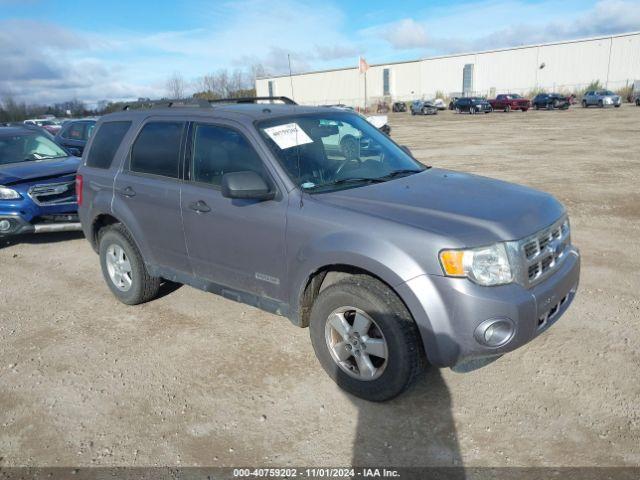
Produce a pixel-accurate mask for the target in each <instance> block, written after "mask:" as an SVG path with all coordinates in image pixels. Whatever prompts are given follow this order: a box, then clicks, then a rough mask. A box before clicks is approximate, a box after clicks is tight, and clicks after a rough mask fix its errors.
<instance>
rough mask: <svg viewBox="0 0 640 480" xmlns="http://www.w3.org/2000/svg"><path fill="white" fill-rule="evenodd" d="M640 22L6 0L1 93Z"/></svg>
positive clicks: (455, 4) (376, 6) (86, 90)
mask: <svg viewBox="0 0 640 480" xmlns="http://www.w3.org/2000/svg"><path fill="white" fill-rule="evenodd" d="M630 31H640V0H594V1H590V0H582V1H577V0H562V1H557V0H458V1H456V0H450V1H442V0H431V1H429V0H427V1H425V0H423V1H416V0H405V1H401V2H393V1H389V0H368V1H348V0H342V1H332V0H322V1H318V0H238V1H233V2H232V1H202V0H193V1H189V0H183V1H179V2H178V1H176V0H174V1H165V0H127V1H124V0H101V1H91V0H84V1H77V0H43V1H40V0H0V101H1V100H2V99H3V98H6V97H7V96H11V97H13V98H14V99H17V100H19V101H26V102H27V103H31V104H33V103H47V104H48V103H54V102H61V101H66V100H71V99H77V100H81V101H84V102H86V103H88V104H89V105H91V104H95V103H97V102H99V101H101V100H129V99H135V98H138V97H151V98H160V97H162V96H166V95H167V93H168V92H167V88H166V82H167V78H168V77H169V76H170V75H172V74H173V73H174V72H179V73H180V74H181V75H182V76H183V77H184V78H185V80H186V81H187V83H188V88H187V91H193V89H195V86H196V84H197V83H196V81H197V79H198V78H199V77H201V76H203V75H205V74H208V73H211V72H215V71H217V70H219V69H223V68H226V69H229V70H233V69H243V70H246V69H248V68H249V67H250V66H251V65H255V64H261V65H262V66H263V67H264V69H265V70H266V72H267V73H270V74H280V73H286V72H287V71H288V64H287V55H290V57H291V63H292V70H293V72H294V73H298V72H303V71H310V70H317V69H326V68H336V67H349V66H354V67H355V66H356V65H357V61H358V57H359V56H363V57H365V58H366V60H367V61H368V62H369V63H384V62H390V61H401V60H409V59H416V58H424V57H429V56H436V55H442V54H447V53H456V52H470V51H478V50H487V49H492V48H502V47H510V46H517V45H527V44H533V43H538V42H552V41H555V40H563V39H572V38H583V37H591V36H597V35H603V34H613V33H623V32H630Z"/></svg>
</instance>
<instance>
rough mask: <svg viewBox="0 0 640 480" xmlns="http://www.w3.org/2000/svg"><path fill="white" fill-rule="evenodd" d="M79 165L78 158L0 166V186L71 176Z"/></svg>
mask: <svg viewBox="0 0 640 480" xmlns="http://www.w3.org/2000/svg"><path fill="white" fill-rule="evenodd" d="M79 165H80V158H78V157H63V158H56V159H52V160H40V161H33V162H19V163H10V164H8V165H0V185H7V186H8V185H13V184H16V183H21V182H26V181H31V180H37V179H43V178H53V177H62V176H65V175H73V174H75V173H76V171H77V170H78V166H79Z"/></svg>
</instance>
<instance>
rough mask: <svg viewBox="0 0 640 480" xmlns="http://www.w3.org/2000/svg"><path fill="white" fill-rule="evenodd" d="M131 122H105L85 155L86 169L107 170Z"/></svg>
mask: <svg viewBox="0 0 640 480" xmlns="http://www.w3.org/2000/svg"><path fill="white" fill-rule="evenodd" d="M129 127H131V122H105V123H103V124H102V125H101V126H100V128H99V129H98V131H97V132H96V134H95V138H94V139H93V143H92V144H91V149H90V150H89V154H88V155H87V163H86V166H87V167H93V168H104V169H107V168H109V167H110V166H111V163H112V162H113V157H114V156H115V154H116V151H117V150H118V147H120V144H121V143H122V139H123V138H124V136H125V134H126V133H127V131H129Z"/></svg>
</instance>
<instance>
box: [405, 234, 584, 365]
mask: <svg viewBox="0 0 640 480" xmlns="http://www.w3.org/2000/svg"><path fill="white" fill-rule="evenodd" d="M567 254H568V255H567V258H566V259H565V261H564V262H563V264H562V265H561V267H560V268H558V270H557V271H556V272H555V273H553V274H552V275H551V276H550V277H549V278H547V279H546V280H545V281H543V282H541V283H539V284H538V285H536V286H534V287H532V288H530V289H526V288H524V287H522V286H520V285H518V284H509V285H502V286H498V287H482V286H480V285H476V284H474V283H473V282H471V281H469V280H467V279H461V278H451V277H444V276H440V275H421V276H419V277H416V278H414V279H412V280H409V281H408V282H406V283H404V284H402V285H400V286H398V287H397V289H398V293H399V294H400V296H401V297H402V298H403V299H404V300H405V302H406V303H407V306H408V307H409V310H410V311H411V313H412V315H413V317H414V319H415V321H416V323H417V324H418V328H419V330H420V333H421V335H422V340H423V342H424V346H425V352H426V354H427V357H428V359H429V361H430V363H432V364H433V365H436V366H439V367H454V368H456V369H459V370H465V369H468V368H467V366H468V365H478V364H482V363H483V362H485V363H486V362H487V361H489V360H491V359H493V358H496V357H499V356H501V355H503V354H504V353H507V352H510V351H513V350H515V349H516V348H518V347H521V346H522V345H524V344H526V343H528V342H530V341H531V340H533V339H534V338H535V337H537V336H538V335H540V334H541V333H542V332H544V331H546V330H547V329H548V328H549V327H551V325H553V324H554V323H555V322H556V321H557V320H558V319H559V318H560V317H561V316H562V315H563V314H564V312H565V311H566V310H567V309H568V308H569V305H571V302H572V301H573V299H574V297H575V294H576V291H577V288H578V282H579V278H580V254H579V252H578V250H577V249H575V248H574V247H570V249H569V250H568V252H567ZM489 319H508V320H510V321H511V322H512V323H513V325H514V326H515V332H514V333H513V335H512V337H511V338H510V340H509V341H508V342H507V343H505V344H503V345H501V346H499V347H488V346H485V345H483V344H481V343H480V342H478V341H477V340H476V338H475V336H474V332H475V330H476V328H477V327H478V326H479V325H480V324H481V323H483V322H485V321H487V320H489Z"/></svg>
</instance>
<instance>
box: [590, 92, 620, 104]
mask: <svg viewBox="0 0 640 480" xmlns="http://www.w3.org/2000/svg"><path fill="white" fill-rule="evenodd" d="M591 105H597V106H598V107H600V108H603V107H608V106H611V105H613V106H614V107H616V108H618V107H620V105H622V98H620V95H616V94H615V93H613V92H612V91H611V90H591V91H589V92H585V94H584V96H583V97H582V106H583V107H585V108H587V107H590V106H591Z"/></svg>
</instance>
